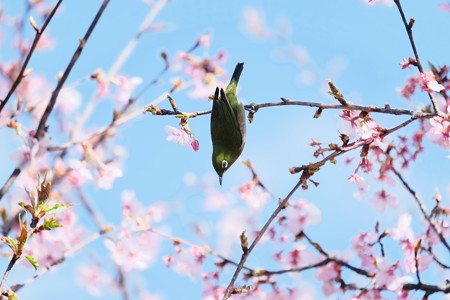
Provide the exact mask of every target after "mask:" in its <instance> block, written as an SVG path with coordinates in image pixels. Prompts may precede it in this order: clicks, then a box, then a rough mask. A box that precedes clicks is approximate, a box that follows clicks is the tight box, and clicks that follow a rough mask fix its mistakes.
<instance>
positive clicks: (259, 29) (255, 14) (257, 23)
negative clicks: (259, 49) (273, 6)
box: [244, 7, 270, 38]
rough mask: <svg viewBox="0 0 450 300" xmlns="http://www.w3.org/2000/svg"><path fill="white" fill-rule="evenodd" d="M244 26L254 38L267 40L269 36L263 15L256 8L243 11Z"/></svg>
mask: <svg viewBox="0 0 450 300" xmlns="http://www.w3.org/2000/svg"><path fill="white" fill-rule="evenodd" d="M244 24H245V25H244V26H245V29H246V31H247V32H248V33H250V34H251V35H253V36H255V37H258V38H267V37H269V36H270V30H269V28H268V27H267V25H266V21H265V20H264V15H263V13H262V12H261V11H259V10H258V9H256V8H253V7H250V8H247V9H245V10H244Z"/></svg>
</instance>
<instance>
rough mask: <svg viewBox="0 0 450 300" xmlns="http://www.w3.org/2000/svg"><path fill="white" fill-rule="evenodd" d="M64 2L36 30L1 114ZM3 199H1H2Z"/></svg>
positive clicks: (2, 106) (0, 104)
mask: <svg viewBox="0 0 450 300" xmlns="http://www.w3.org/2000/svg"><path fill="white" fill-rule="evenodd" d="M62 1H63V0H59V1H58V2H57V3H56V5H55V6H54V7H53V9H52V10H51V12H50V13H49V15H48V16H47V18H46V19H45V21H44V24H42V28H41V29H39V30H36V35H35V36H34V40H33V44H32V45H31V48H30V50H29V51H28V55H27V56H26V58H25V61H24V62H23V64H22V68H21V69H20V71H19V74H17V78H16V80H14V82H13V84H12V86H11V88H10V89H9V91H8V94H7V95H6V97H5V99H3V101H0V113H1V111H2V110H3V108H4V107H5V105H6V103H8V101H9V99H10V98H11V96H12V95H13V94H14V92H15V90H16V88H17V87H18V86H19V84H20V82H21V81H22V79H23V74H24V73H25V70H26V68H27V66H28V63H29V61H30V59H31V56H32V55H33V53H34V50H35V49H36V46H37V45H38V43H39V40H40V39H41V37H42V34H43V33H44V31H45V29H46V28H47V25H48V24H49V23H50V21H51V20H52V19H53V16H54V15H55V13H56V11H57V10H58V7H59V5H60V4H61V3H62ZM0 199H1V197H0Z"/></svg>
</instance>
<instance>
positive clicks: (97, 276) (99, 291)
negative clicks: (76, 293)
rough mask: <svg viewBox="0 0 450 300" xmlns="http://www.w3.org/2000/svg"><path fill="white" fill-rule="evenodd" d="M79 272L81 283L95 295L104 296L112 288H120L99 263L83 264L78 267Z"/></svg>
mask: <svg viewBox="0 0 450 300" xmlns="http://www.w3.org/2000/svg"><path fill="white" fill-rule="evenodd" d="M78 274H79V277H78V280H79V283H80V285H81V286H82V287H83V288H85V289H87V290H88V292H89V293H90V294H91V295H93V296H95V297H101V296H103V295H104V294H105V291H110V290H109V289H111V288H118V287H117V286H116V284H115V280H114V279H113V278H112V277H111V275H110V274H109V272H106V270H104V269H103V268H102V267H101V266H100V265H99V264H90V265H82V266H80V267H79V268H78Z"/></svg>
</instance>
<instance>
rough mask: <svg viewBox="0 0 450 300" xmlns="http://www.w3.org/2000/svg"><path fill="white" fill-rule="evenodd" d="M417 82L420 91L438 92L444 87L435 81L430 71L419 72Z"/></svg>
mask: <svg viewBox="0 0 450 300" xmlns="http://www.w3.org/2000/svg"><path fill="white" fill-rule="evenodd" d="M419 84H420V87H421V88H422V91H428V92H440V91H442V90H443V89H445V87H444V86H442V85H441V84H439V83H438V82H437V81H436V78H435V77H434V74H433V73H432V72H431V71H424V72H422V73H420V74H419Z"/></svg>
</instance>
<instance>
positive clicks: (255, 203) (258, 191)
mask: <svg viewBox="0 0 450 300" xmlns="http://www.w3.org/2000/svg"><path fill="white" fill-rule="evenodd" d="M239 194H240V196H241V198H242V199H244V201H245V203H246V204H247V205H248V207H250V208H252V209H256V210H261V209H262V208H264V206H265V205H266V204H267V202H268V201H269V199H270V195H269V194H268V193H267V192H266V191H265V190H263V189H262V188H260V187H259V186H257V182H256V181H255V180H252V181H250V182H247V183H244V184H243V185H241V186H240V187H239Z"/></svg>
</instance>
